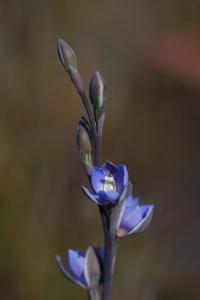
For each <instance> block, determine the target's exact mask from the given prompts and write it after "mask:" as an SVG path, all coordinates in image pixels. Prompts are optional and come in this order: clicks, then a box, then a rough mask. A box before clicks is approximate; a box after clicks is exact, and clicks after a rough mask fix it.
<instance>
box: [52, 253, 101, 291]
mask: <svg viewBox="0 0 200 300" xmlns="http://www.w3.org/2000/svg"><path fill="white" fill-rule="evenodd" d="M100 259H101V253H100V254H99V255H98V257H97V253H96V251H95V250H94V248H93V247H89V248H88V250H87V251H86V253H84V252H82V251H80V250H69V251H68V253H67V265H68V266H67V267H66V266H65V265H64V264H63V262H62V259H61V257H60V256H56V261H57V264H58V267H59V269H60V270H61V272H62V273H63V274H64V275H65V277H67V278H68V279H69V280H71V281H73V282H74V283H76V284H78V285H79V286H81V287H83V288H86V289H96V288H98V285H99V282H100V277H101V267H100V264H99V260H100Z"/></svg>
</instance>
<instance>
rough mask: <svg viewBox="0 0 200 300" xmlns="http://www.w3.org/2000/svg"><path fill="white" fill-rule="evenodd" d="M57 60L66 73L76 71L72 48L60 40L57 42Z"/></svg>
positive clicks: (75, 60)
mask: <svg viewBox="0 0 200 300" xmlns="http://www.w3.org/2000/svg"><path fill="white" fill-rule="evenodd" d="M57 48H58V55H59V58H60V60H61V62H62V64H63V66H64V68H65V70H66V71H67V72H71V71H75V70H77V69H78V66H77V59H76V56H75V54H74V51H73V50H72V48H71V47H70V46H69V45H68V44H67V43H66V42H65V41H64V40H63V39H61V38H59V39H58V42H57Z"/></svg>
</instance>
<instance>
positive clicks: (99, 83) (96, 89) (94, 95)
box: [90, 71, 107, 121]
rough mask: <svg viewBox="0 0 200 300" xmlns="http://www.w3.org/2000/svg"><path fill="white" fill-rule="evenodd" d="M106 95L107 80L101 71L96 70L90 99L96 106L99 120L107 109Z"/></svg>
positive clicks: (95, 110) (96, 115)
mask: <svg viewBox="0 0 200 300" xmlns="http://www.w3.org/2000/svg"><path fill="white" fill-rule="evenodd" d="M106 96H107V93H106V82H105V80H104V78H103V77H102V75H101V73H100V72H98V71H96V72H95V73H94V75H93V76H92V79H91V82H90V99H91V103H92V106H93V108H94V114H95V118H96V121H98V120H99V118H100V117H101V116H102V114H103V113H104V111H105V102H106Z"/></svg>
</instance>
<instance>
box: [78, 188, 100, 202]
mask: <svg viewBox="0 0 200 300" xmlns="http://www.w3.org/2000/svg"><path fill="white" fill-rule="evenodd" d="M81 188H82V191H83V193H84V194H85V195H86V196H87V197H88V198H89V199H90V200H92V201H94V202H95V203H97V204H101V202H100V199H99V196H98V195H97V194H95V193H92V192H90V191H89V190H88V189H87V188H86V187H84V186H82V187H81Z"/></svg>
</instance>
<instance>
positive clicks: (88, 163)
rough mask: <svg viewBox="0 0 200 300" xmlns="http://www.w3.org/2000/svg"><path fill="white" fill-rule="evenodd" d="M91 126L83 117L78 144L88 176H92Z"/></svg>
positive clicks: (78, 131) (78, 128)
mask: <svg viewBox="0 0 200 300" xmlns="http://www.w3.org/2000/svg"><path fill="white" fill-rule="evenodd" d="M90 136H91V134H90V126H89V124H88V122H87V120H86V119H85V118H84V117H81V119H80V121H79V124H78V126H77V144H78V149H79V152H80V157H81V160H82V162H83V164H84V166H85V168H86V172H87V174H90V170H91V168H92V165H93V164H92V146H91V140H90Z"/></svg>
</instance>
